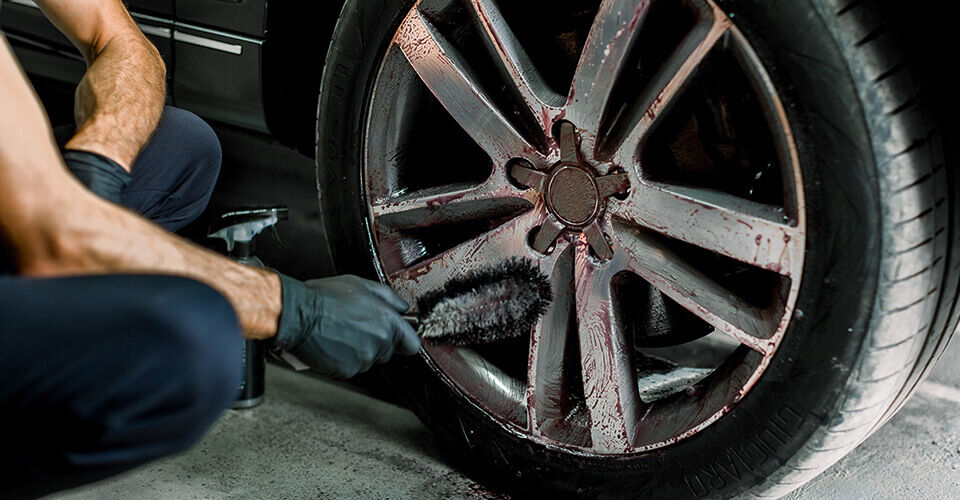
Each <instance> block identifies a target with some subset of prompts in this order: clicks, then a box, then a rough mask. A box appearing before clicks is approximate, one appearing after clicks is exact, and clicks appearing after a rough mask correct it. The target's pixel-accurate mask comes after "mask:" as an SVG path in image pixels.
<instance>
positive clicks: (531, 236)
mask: <svg viewBox="0 0 960 500" xmlns="http://www.w3.org/2000/svg"><path fill="white" fill-rule="evenodd" d="M541 228H543V226H537V227H535V228H533V229H531V230H530V232H529V233H527V246H528V247H530V248H532V249H533V251H534V252H537V253H539V254H543V255H550V254H552V253H553V251H554V250H555V249H556V248H557V242H556V241H552V242H550V246H549V247H547V249H546V251H544V252H541V251H540V250H537V247H536V246H535V245H536V241H537V235H538V234H540V229H541Z"/></svg>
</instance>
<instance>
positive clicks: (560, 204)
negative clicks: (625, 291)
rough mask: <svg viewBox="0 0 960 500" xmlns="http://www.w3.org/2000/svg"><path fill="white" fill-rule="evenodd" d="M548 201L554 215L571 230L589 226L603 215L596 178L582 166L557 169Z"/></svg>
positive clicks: (561, 166)
mask: <svg viewBox="0 0 960 500" xmlns="http://www.w3.org/2000/svg"><path fill="white" fill-rule="evenodd" d="M544 198H546V202H547V207H548V208H549V209H550V212H551V213H553V215H555V216H556V217H557V219H558V220H559V221H560V222H561V223H563V225H565V226H567V227H572V228H581V227H583V226H586V225H587V224H589V223H590V222H592V221H593V219H594V218H595V217H596V216H597V214H598V213H599V212H600V190H599V188H598V187H597V181H596V178H595V177H594V176H593V175H591V174H590V173H589V172H587V171H585V170H584V169H582V168H580V167H578V166H574V165H560V166H559V167H557V168H556V170H554V172H553V174H552V175H551V176H550V179H549V181H548V183H547V187H546V196H545V197H544Z"/></svg>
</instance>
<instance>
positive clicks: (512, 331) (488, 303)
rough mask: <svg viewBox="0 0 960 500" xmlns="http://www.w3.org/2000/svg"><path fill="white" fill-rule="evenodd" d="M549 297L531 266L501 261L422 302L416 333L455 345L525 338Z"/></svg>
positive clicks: (544, 283) (540, 275) (543, 278)
mask: <svg viewBox="0 0 960 500" xmlns="http://www.w3.org/2000/svg"><path fill="white" fill-rule="evenodd" d="M551 296H552V292H551V289H550V281H549V279H547V277H546V276H544V275H543V273H542V272H540V270H539V269H537V268H536V267H534V265H533V264H532V263H531V262H529V261H528V260H522V259H514V260H509V261H505V262H503V263H502V264H499V265H497V266H495V267H493V268H490V269H486V270H483V271H479V272H474V273H471V274H469V275H467V276H465V277H463V278H461V279H456V280H453V281H451V282H449V283H447V284H446V286H444V287H443V288H441V289H440V290H435V291H433V292H431V293H429V294H427V295H425V296H424V297H422V298H421V299H420V300H419V304H418V305H419V309H420V334H421V336H423V337H424V338H425V339H430V340H432V341H440V342H449V343H454V344H457V345H467V344H481V343H490V342H495V341H497V340H504V339H509V338H516V337H519V336H522V335H526V334H528V333H530V330H531V328H532V327H533V325H534V324H535V323H536V322H537V320H538V319H539V318H540V316H542V315H543V314H544V313H545V312H546V310H547V307H549V305H550V300H551Z"/></svg>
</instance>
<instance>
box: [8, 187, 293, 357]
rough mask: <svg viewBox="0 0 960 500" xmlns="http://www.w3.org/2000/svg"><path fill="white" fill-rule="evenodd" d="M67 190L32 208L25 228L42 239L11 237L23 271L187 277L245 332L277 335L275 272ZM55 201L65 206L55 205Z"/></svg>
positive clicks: (277, 284) (46, 274) (33, 273)
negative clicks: (208, 291) (219, 298)
mask: <svg viewBox="0 0 960 500" xmlns="http://www.w3.org/2000/svg"><path fill="white" fill-rule="evenodd" d="M71 191H73V194H72V195H71V196H69V197H66V198H64V197H58V200H57V201H56V204H52V205H53V206H51V204H48V205H45V206H44V209H43V210H42V212H39V213H37V214H35V217H36V218H35V219H34V221H33V223H32V228H31V229H32V231H30V233H29V234H32V235H44V238H43V239H42V240H37V239H34V240H31V241H23V242H15V245H14V246H15V247H16V248H17V249H18V250H19V252H18V253H19V255H18V260H19V263H20V271H21V273H22V274H25V275H31V276H44V277H50V276H65V275H78V274H107V273H147V274H157V273H169V274H174V275H178V276H186V277H189V278H193V279H196V280H198V281H201V282H203V283H206V284H207V285H209V286H211V287H213V288H214V289H216V290H217V291H219V292H220V293H222V294H223V295H224V296H225V297H226V298H227V300H229V301H230V303H231V304H232V305H233V306H234V309H235V310H236V311H237V315H238V316H239V319H240V324H241V326H242V327H243V329H244V332H245V333H246V335H247V337H248V338H257V339H264V338H269V337H272V336H273V335H275V334H276V328H277V321H278V319H279V317H280V311H281V307H282V304H281V291H280V280H279V278H278V277H277V275H276V274H274V273H271V272H269V271H265V270H262V269H257V268H253V267H248V266H243V265H240V264H237V263H235V262H233V261H231V260H229V259H227V258H225V257H222V256H220V255H218V254H216V253H213V252H210V251H208V250H206V249H203V248H201V247H199V246H197V245H194V244H192V243H190V242H188V241H186V240H184V239H182V238H180V237H178V236H176V235H173V234H171V233H168V232H167V231H165V230H163V229H162V228H160V227H159V226H156V225H154V224H152V223H150V222H149V221H147V220H146V219H143V218H142V217H140V216H138V215H136V214H134V213H132V212H129V211H127V210H125V209H123V208H120V207H118V206H116V205H112V204H109V203H106V202H104V201H102V200H100V199H99V198H96V197H95V196H93V195H92V194H90V193H88V192H86V191H84V190H80V189H77V190H71ZM58 204H63V205H64V206H62V207H60V208H59V209H58V208H57V207H56V205H58ZM171 313H174V314H175V313H176V312H175V311H171Z"/></svg>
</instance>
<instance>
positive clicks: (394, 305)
mask: <svg viewBox="0 0 960 500" xmlns="http://www.w3.org/2000/svg"><path fill="white" fill-rule="evenodd" d="M280 284H281V286H282V290H283V312H281V314H280V323H279V328H278V331H277V336H276V339H275V340H274V348H275V349H277V350H281V351H287V352H289V353H290V354H293V355H294V356H296V357H297V358H299V359H300V361H303V362H304V363H306V364H307V365H308V366H310V367H311V368H313V369H314V370H315V371H319V372H321V373H324V374H326V375H330V376H333V377H338V378H350V377H352V376H354V375H356V374H357V373H360V372H365V371H367V370H369V369H370V368H371V367H372V366H373V365H374V364H375V363H385V362H387V361H389V360H390V358H392V357H393V354H394V352H395V351H396V352H399V353H400V354H404V355H413V354H416V353H417V352H419V351H420V338H419V337H418V336H417V332H416V330H414V328H413V327H412V326H410V324H409V323H407V321H406V320H404V319H403V317H401V316H400V313H403V312H406V311H407V310H408V309H409V306H408V305H407V303H406V302H405V301H404V300H403V299H401V298H400V297H399V296H397V294H396V293H394V292H393V290H391V289H390V287H388V286H386V285H383V284H380V283H377V282H374V281H369V280H365V279H362V278H358V277H357V276H337V277H334V278H326V279H319V280H311V281H307V282H301V281H298V280H295V279H293V278H290V277H288V276H284V275H282V274H281V275H280Z"/></svg>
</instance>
